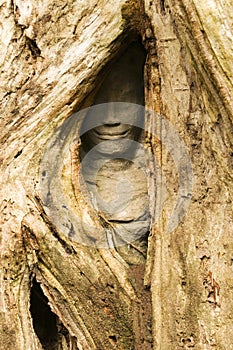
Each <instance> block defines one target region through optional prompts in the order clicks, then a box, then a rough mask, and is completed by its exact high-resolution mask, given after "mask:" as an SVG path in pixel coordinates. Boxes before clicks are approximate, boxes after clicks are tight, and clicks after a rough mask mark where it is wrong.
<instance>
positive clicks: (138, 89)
mask: <svg viewBox="0 0 233 350" xmlns="http://www.w3.org/2000/svg"><path fill="white" fill-rule="evenodd" d="M144 62H145V50H144V48H143V47H142V45H141V44H140V43H132V44H131V45H130V46H129V47H128V49H127V50H126V51H125V52H124V53H123V55H122V56H121V57H120V58H119V59H118V60H117V61H116V62H115V63H114V64H113V65H112V67H111V69H110V70H109V72H108V74H107V75H106V78H105V80H104V81H103V83H102V85H101V87H100V89H99V90H98V92H97V94H96V97H95V100H94V105H98V104H104V105H103V107H102V110H101V108H98V110H97V109H96V108H95V107H94V108H91V110H90V112H89V113H88V114H87V116H86V117H85V119H84V122H83V126H82V130H88V131H87V132H86V133H85V135H84V136H83V137H82V141H83V142H84V143H86V145H87V146H88V148H92V147H93V146H95V145H98V144H99V143H101V142H102V141H106V140H108V141H111V140H112V141H114V143H115V145H114V147H113V148H117V147H118V150H120V149H121V148H122V147H123V146H121V143H122V142H121V141H122V140H123V139H131V140H137V139H138V138H139V137H140V130H141V129H142V128H143V122H144V115H143V113H142V109H140V110H138V109H137V107H136V106H135V104H137V105H144V78H143V69H144ZM120 102H124V103H120ZM140 128H141V129H140ZM82 133H83V132H82ZM116 141H118V146H117V145H116ZM108 145H109V143H108ZM111 148H112V147H109V152H113V150H112V149H111ZM107 151H108V150H106V147H105V152H107Z"/></svg>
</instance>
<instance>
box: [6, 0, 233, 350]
mask: <svg viewBox="0 0 233 350" xmlns="http://www.w3.org/2000/svg"><path fill="white" fill-rule="evenodd" d="M231 8H232V2H230V1H229V2H228V3H224V5H222V3H221V2H220V1H217V0H216V1H213V0H212V1H206V2H205V3H203V2H201V1H199V0H194V1H192V2H190V1H186V0H182V1H178V0H172V1H153V2H152V1H149V0H148V1H147V0H145V1H144V2H143V1H141V2H140V1H133V0H131V1H125V0H118V1H109V0H101V1H95V0H89V1H71V0H70V1H53V0H46V1H43V2H42V1H37V2H33V1H32V0H27V1H23V0H13V1H11V0H9V1H1V3H0V19H1V56H0V64H1V87H0V101H1V107H2V108H1V131H0V133H1V134H0V135H1V177H0V178H1V199H2V204H1V280H0V281H1V285H0V295H1V298H0V310H1V314H0V324H1V329H0V338H1V345H0V347H1V349H18V350H22V349H25V350H26V349H27V350H29V349H43V348H44V349H52V348H53V349H85V350H86V349H92V350H93V349H99V350H100V349H125V350H129V349H145V350H146V349H152V348H153V349H156V350H158V349H163V350H168V349H179V348H184V349H188V348H193V349H217V350H220V349H233V345H232V344H233V328H232V309H233V295H232V294H233V293H232V290H233V276H232V262H233V255H232V251H233V243H232V234H233V230H232V227H233V225H232V184H231V181H232V173H231V171H232V140H231V137H232V101H231V97H230V94H231V93H232V85H231V78H232V65H231V50H232V34H231V32H230V22H231V21H230V15H231V12H232V11H231ZM135 35H141V37H142V42H143V44H144V46H145V48H146V50H147V54H148V55H147V62H146V65H145V99H146V106H147V107H148V108H149V109H150V110H154V111H155V112H157V113H159V114H161V115H163V116H165V117H166V118H167V119H168V120H169V121H170V123H171V124H172V125H173V126H174V128H175V129H176V130H177V131H178V133H179V135H180V137H181V138H182V140H183V141H184V143H185V145H186V147H187V149H188V151H189V153H190V157H191V160H192V166H193V173H194V186H193V193H192V200H191V204H190V206H189V209H188V211H187V213H186V216H185V217H184V218H183V220H182V222H181V223H180V225H179V226H178V227H177V228H176V229H175V230H174V231H173V232H171V233H167V232H166V223H167V221H168V220H169V217H170V215H171V212H172V210H173V206H174V204H175V202H176V195H177V186H178V185H177V183H178V182H177V181H178V174H177V170H176V168H175V166H174V161H173V158H172V157H171V155H170V154H169V152H168V150H167V149H166V147H165V146H164V145H163V144H162V143H161V142H159V140H157V139H154V138H150V137H149V138H148V139H147V146H148V149H149V150H151V152H152V154H154V155H155V159H156V162H157V163H158V164H159V166H160V167H161V168H162V170H163V174H164V175H165V177H166V188H167V196H166V200H165V203H164V206H163V212H162V214H161V215H160V218H159V220H158V221H157V223H155V224H154V225H153V227H152V229H151V234H150V237H149V243H148V244H149V247H148V257H147V261H146V264H145V267H144V266H143V265H140V266H138V265H131V266H129V265H128V264H127V263H126V262H124V261H123V260H122V259H121V257H120V256H119V255H118V253H117V252H116V251H115V250H114V249H112V250H110V249H108V250H107V249H96V248H94V247H93V248H90V247H87V246H84V245H82V244H79V243H77V242H74V241H71V240H69V239H68V237H67V236H66V235H64V234H62V232H58V231H57V229H56V227H55V225H54V224H53V222H51V221H50V219H49V217H48V216H47V214H46V212H45V210H44V208H43V203H42V201H41V198H40V186H39V185H38V181H39V172H40V161H41V159H42V157H43V154H44V150H45V146H46V144H47V142H48V140H49V138H50V137H51V135H53V133H54V130H55V129H56V128H57V127H58V126H61V125H63V123H64V121H65V120H66V119H67V118H68V117H69V116H70V115H71V114H72V113H73V112H74V111H77V110H79V109H80V108H82V107H85V106H87V105H88V104H89V102H90V100H91V98H92V97H91V96H92V94H91V92H92V90H93V89H95V88H96V86H98V84H99V81H100V79H101V72H102V69H103V68H104V67H105V66H106V65H107V64H108V63H109V62H110V61H111V60H112V59H113V58H114V57H116V56H118V55H120V52H121V51H122V49H123V48H124V47H126V46H127V44H128V42H129V41H130V38H132V37H133V36H135ZM146 123H147V125H148V127H149V128H150V129H151V132H152V134H154V133H155V132H156V133H157V135H159V127H160V126H161V125H160V119H159V118H157V119H154V118H151V117H150V115H149V116H148V118H147V121H146ZM174 152H176V150H174ZM67 162H69V159H68V161H67ZM150 167H151V169H150V170H151V172H150V173H151V174H152V175H151V178H149V179H148V180H149V184H150V194H151V199H150V201H151V211H152V213H153V211H154V210H155V209H154V203H155V195H154V193H157V196H156V203H159V201H160V192H159V185H160V183H159V181H160V179H159V178H157V179H155V176H154V174H155V173H153V170H154V167H155V164H151V165H150ZM71 172H72V170H71ZM68 174H69V172H68ZM70 175H72V174H70ZM71 183H72V180H71V179H68V180H67V189H68V190H69V191H70V189H71V191H73V187H72V184H71ZM70 198H71V201H72V200H74V201H76V202H77V206H76V205H74V207H76V208H75V210H76V214H77V217H80V222H81V221H82V218H83V217H84V213H86V212H88V214H89V216H90V217H91V218H92V223H93V224H94V225H96V227H98V228H101V227H102V226H101V225H102V224H101V220H100V218H99V217H98V215H97V214H96V213H95V212H94V210H93V209H92V208H90V207H88V206H87V205H86V203H85V202H84V201H82V196H81V194H80V193H79V191H78V189H76V194H71V195H70ZM77 198H78V200H77ZM83 234H84V235H85V234H87V235H88V230H87V229H85V228H84V229H83ZM144 270H145V271H144ZM144 272H145V273H144ZM34 277H35V278H36V280H37V282H39V283H40V285H41V288H42V290H43V293H44V295H45V296H46V297H47V298H48V302H49V305H50V307H51V310H52V311H53V312H54V313H55V314H56V315H57V318H58V320H57V322H58V324H59V327H60V328H59V332H58V333H59V335H58V338H57V339H56V341H55V342H54V344H53V345H49V344H43V347H42V345H41V342H40V341H39V339H38V337H37V335H36V333H35V330H34V327H33V321H32V317H31V312H30V289H31V286H32V281H33V278H34ZM143 278H144V285H143ZM150 304H151V305H150ZM150 316H151V317H152V321H151V319H150ZM151 323H152V330H151ZM52 346H53V347H52Z"/></svg>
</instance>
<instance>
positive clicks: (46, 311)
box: [30, 279, 58, 350]
mask: <svg viewBox="0 0 233 350" xmlns="http://www.w3.org/2000/svg"><path fill="white" fill-rule="evenodd" d="M30 312H31V316H32V321H33V327H34V330H35V333H36V335H37V336H38V338H39V340H40V342H41V345H42V347H43V349H44V350H56V349H58V328H57V316H56V315H55V314H54V313H53V312H52V311H51V309H50V307H49V305H48V298H47V297H46V296H45V295H44V293H43V291H42V289H41V286H40V284H39V283H38V282H37V281H36V280H35V279H34V280H33V283H32V288H31V295H30Z"/></svg>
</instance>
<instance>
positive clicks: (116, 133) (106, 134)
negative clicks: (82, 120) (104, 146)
mask: <svg viewBox="0 0 233 350" xmlns="http://www.w3.org/2000/svg"><path fill="white" fill-rule="evenodd" d="M131 129H132V127H130V126H129V125H124V124H119V125H116V126H107V125H103V126H100V127H97V128H94V129H92V133H93V135H95V137H96V138H98V139H100V140H120V139H123V138H127V137H128V136H129V134H130V132H131Z"/></svg>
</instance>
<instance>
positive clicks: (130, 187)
mask: <svg viewBox="0 0 233 350" xmlns="http://www.w3.org/2000/svg"><path fill="white" fill-rule="evenodd" d="M144 61H145V52H144V49H143V48H142V46H141V44H139V43H133V44H131V45H130V46H129V48H128V49H127V50H126V52H125V53H124V54H123V55H122V56H121V58H120V59H119V60H118V61H117V62H116V63H115V65H114V67H113V69H112V70H111V71H110V72H109V74H108V75H107V77H106V78H105V80H104V82H103V84H102V86H101V87H100V89H99V91H98V93H97V95H96V98H95V101H94V104H100V103H104V105H103V109H102V111H103V113H100V112H99V113H97V114H96V110H95V109H90V111H89V113H87V115H86V117H85V119H84V121H83V125H82V127H81V135H82V133H83V130H85V129H86V130H88V131H87V132H85V133H84V134H83V136H82V137H81V141H82V147H81V152H80V158H81V160H82V175H83V177H84V180H85V182H86V185H87V188H88V191H89V193H90V200H91V201H92V204H93V206H94V207H95V208H96V210H98V211H101V212H102V214H103V215H104V217H105V219H106V220H107V221H108V222H110V223H111V225H113V227H114V228H115V230H114V232H115V233H116V234H115V235H114V237H113V239H112V242H109V245H111V244H112V245H114V246H115V248H116V249H117V250H118V251H119V252H120V254H121V255H123V257H124V259H125V260H126V261H128V262H129V263H140V262H142V261H144V257H145V253H146V248H147V235H148V231H149V226H150V215H149V205H148V189H147V178H146V173H145V169H146V153H145V149H144V147H143V146H142V144H141V143H142V142H143V125H144V113H143V111H144V109H143V108H140V106H138V105H142V104H144V93H143V90H144V85H143V66H144ZM121 102H127V104H126V103H121ZM136 104H137V105H136ZM126 106H127V108H126ZM96 125H97V126H96Z"/></svg>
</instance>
